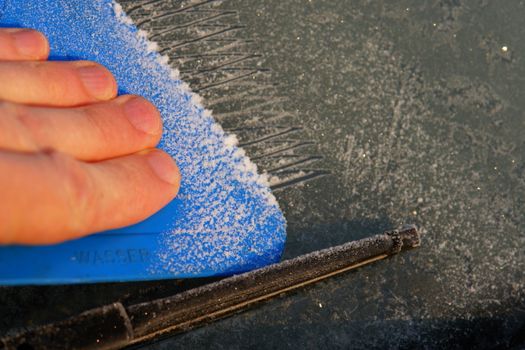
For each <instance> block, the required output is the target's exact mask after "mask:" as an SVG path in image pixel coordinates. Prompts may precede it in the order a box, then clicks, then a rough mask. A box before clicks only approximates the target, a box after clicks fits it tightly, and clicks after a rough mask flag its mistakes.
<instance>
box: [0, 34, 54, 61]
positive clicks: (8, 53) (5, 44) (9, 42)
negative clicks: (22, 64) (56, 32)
mask: <svg viewBox="0 0 525 350" xmlns="http://www.w3.org/2000/svg"><path fill="white" fill-rule="evenodd" d="M48 55H49V43H48V42H47V39H46V37H45V36H44V35H43V34H42V33H40V32H37V31H36V30H31V29H23V28H22V29H18V28H16V29H15V28H0V60H11V61H24V60H45V59H47V56H48Z"/></svg>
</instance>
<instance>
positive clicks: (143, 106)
mask: <svg viewBox="0 0 525 350" xmlns="http://www.w3.org/2000/svg"><path fill="white" fill-rule="evenodd" d="M124 113H125V114H126V117H127V118H128V120H129V121H130V123H131V124H132V125H133V126H134V127H135V129H137V130H139V131H142V132H145V133H147V134H152V135H157V134H159V133H160V130H161V127H162V123H161V120H160V115H159V112H157V109H156V108H155V107H154V106H153V105H152V104H151V103H149V102H148V101H146V100H145V99H143V98H140V97H133V98H131V99H130V100H128V101H126V103H125V104H124Z"/></svg>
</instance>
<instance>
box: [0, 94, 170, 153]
mask: <svg viewBox="0 0 525 350" xmlns="http://www.w3.org/2000/svg"><path fill="white" fill-rule="evenodd" d="M161 134H162V121H161V118H160V114H159V112H158V111H157V109H156V108H155V107H154V106H153V105H152V104H151V103H150V102H148V101H147V100H145V99H143V98H141V97H138V96H132V95H127V96H121V97H118V98H116V99H114V100H112V101H110V102H104V103H97V104H91V105H88V106H85V107H77V108H44V107H29V106H24V105H17V104H12V103H0V149H4V150H11V151H19V152H35V151H37V152H38V151H42V150H46V149H54V150H57V151H60V152H63V153H67V154H70V155H72V156H74V157H75V158H77V159H82V160H88V161H96V160H102V159H107V158H114V157H118V156H122V155H126V154H131V153H135V152H138V151H140V150H143V149H146V148H152V147H155V146H156V145H157V143H158V142H159V140H160V137H161Z"/></svg>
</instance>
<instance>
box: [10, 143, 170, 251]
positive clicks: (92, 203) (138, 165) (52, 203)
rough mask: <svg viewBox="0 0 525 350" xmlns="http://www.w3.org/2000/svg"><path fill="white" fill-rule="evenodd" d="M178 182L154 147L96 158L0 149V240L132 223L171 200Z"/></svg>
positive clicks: (43, 239) (45, 239)
mask: <svg viewBox="0 0 525 350" xmlns="http://www.w3.org/2000/svg"><path fill="white" fill-rule="evenodd" d="M179 182H180V173H179V171H178V168H177V166H176V165H175V163H174V161H173V160H172V159H171V158H170V157H169V156H168V155H167V154H166V153H164V152H162V151H159V150H149V151H145V152H142V153H141V154H134V155H130V156H126V157H121V158H116V159H111V160H107V161H103V162H99V163H83V162H81V161H78V160H75V159H74V158H71V157H69V156H66V155H64V154H61V153H39V154H24V153H16V152H5V151H0V192H1V193H2V198H1V200H0V244H12V243H20V244H49V243H56V242H61V241H64V240H66V239H72V238H77V237H80V236H83V235H86V234H89V233H93V232H98V231H103V230H108V229H114V228H118V227H123V226H127V225H131V224H134V223H136V222H139V221H141V220H143V219H145V218H147V217H149V216H150V215H152V214H153V213H154V212H156V211H158V210H159V209H161V208H162V207H163V206H164V205H166V204H167V203H168V202H169V201H170V200H172V199H173V198H174V197H175V195H176V194H177V192H178V189H179ZM22 194H25V195H22Z"/></svg>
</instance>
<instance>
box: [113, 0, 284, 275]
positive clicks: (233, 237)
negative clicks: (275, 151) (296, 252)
mask: <svg viewBox="0 0 525 350" xmlns="http://www.w3.org/2000/svg"><path fill="white" fill-rule="evenodd" d="M110 5H111V7H112V11H113V12H114V14H115V15H116V18H117V20H118V22H119V23H120V26H117V27H118V28H119V30H120V33H117V34H118V35H119V36H121V37H123V38H124V40H125V41H127V42H128V44H129V45H130V46H132V47H135V48H136V49H137V50H136V51H137V52H143V53H144V54H143V57H141V58H139V59H140V65H142V66H143V67H144V71H147V72H148V73H149V74H151V72H153V74H156V75H157V76H154V77H147V79H148V80H149V81H152V82H155V84H152V85H150V86H149V88H150V89H151V90H150V91H142V92H141V95H143V96H145V97H149V96H153V97H154V98H153V100H154V101H155V102H157V103H156V104H157V107H158V108H159V110H160V112H161V114H162V116H163V121H164V130H165V132H164V135H163V139H162V141H161V144H160V147H161V148H162V149H164V150H165V151H167V152H168V153H170V154H171V155H172V156H173V157H174V158H175V159H176V161H177V163H178V164H179V167H180V168H181V172H182V184H181V190H180V193H179V196H178V198H179V200H180V203H179V204H180V210H182V211H184V212H185V213H186V215H185V216H184V219H185V220H184V222H177V223H176V225H174V227H176V228H173V229H171V230H169V231H168V232H165V233H163V234H162V237H161V239H162V241H163V242H162V244H163V247H164V248H163V249H161V252H160V260H161V262H162V266H159V268H161V269H168V270H170V271H173V272H174V273H175V272H178V273H180V272H182V273H188V274H191V273H202V272H203V270H204V269H207V268H209V266H210V265H211V266H214V267H217V269H218V270H220V269H221V267H223V268H224V269H226V270H227V269H228V268H229V267H228V264H229V263H231V261H230V260H231V259H232V258H233V256H235V259H236V264H241V265H242V264H243V263H245V264H247V266H248V265H250V261H249V260H250V259H252V260H253V259H254V257H257V256H262V255H264V254H266V255H267V254H273V255H275V256H278V255H280V253H281V252H280V251H273V252H268V247H269V246H274V245H273V244H271V243H270V244H269V242H268V241H269V240H272V239H273V240H275V242H279V241H280V242H281V243H284V237H283V235H284V233H283V232H284V226H285V222H284V218H283V217H282V214H280V209H279V207H278V204H277V201H276V199H275V197H274V196H273V194H272V193H271V191H270V189H269V181H268V178H267V176H266V175H265V174H259V173H258V171H257V166H256V165H255V164H254V163H253V162H252V161H251V160H250V159H249V158H248V157H247V156H246V154H245V152H244V150H242V149H241V148H239V147H237V144H238V142H237V138H236V137H235V135H226V134H225V132H224V130H223V129H222V127H221V126H220V125H219V124H218V123H216V122H215V120H214V119H213V117H212V113H211V111H209V110H206V109H205V108H204V107H202V100H201V97H200V96H199V95H197V94H195V93H193V92H192V91H191V89H190V87H189V86H188V85H187V84H186V83H184V82H182V81H181V80H180V78H179V73H178V71H177V70H176V69H173V68H171V67H170V66H169V65H168V61H169V58H168V56H162V55H160V54H159V53H158V52H157V51H158V44H157V43H155V42H152V41H149V40H148V39H147V33H146V32H144V31H142V30H137V29H136V28H135V27H134V25H133V21H132V20H131V19H130V18H129V17H128V16H127V15H126V14H125V12H124V11H123V9H122V7H121V6H120V5H119V4H118V3H116V2H113V1H110ZM142 85H143V84H142ZM159 90H160V91H162V93H160V94H159V93H158V91H159ZM159 102H160V103H159ZM181 140H185V142H181ZM239 184H244V185H242V186H239ZM245 192H250V193H245ZM239 199H240V200H239ZM276 211H279V215H276ZM268 227H275V228H276V229H275V232H276V234H275V235H274V236H271V235H270V236H268V235H266V236H264V237H263V238H262V241H261V237H259V236H258V235H257V234H254V232H259V231H261V230H262V231H264V230H265V228H266V231H267V230H268ZM279 229H281V230H279ZM279 231H281V232H282V233H279ZM247 240H248V241H249V242H248V243H249V244H247ZM275 246H279V247H281V248H282V244H280V243H276V244H275ZM181 256H184V257H187V258H183V259H181V258H180V257H181ZM242 257H246V258H245V259H246V261H239V259H241V260H242ZM203 258H204V260H207V261H208V262H207V263H206V264H207V265H206V266H203V265H202V264H201V263H200V261H201V260H202V259H203ZM272 259H273V260H275V258H272ZM255 260H257V259H255ZM254 264H255V263H254ZM253 267H258V266H255V265H254V266H253ZM181 269H182V270H183V271H181Z"/></svg>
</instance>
